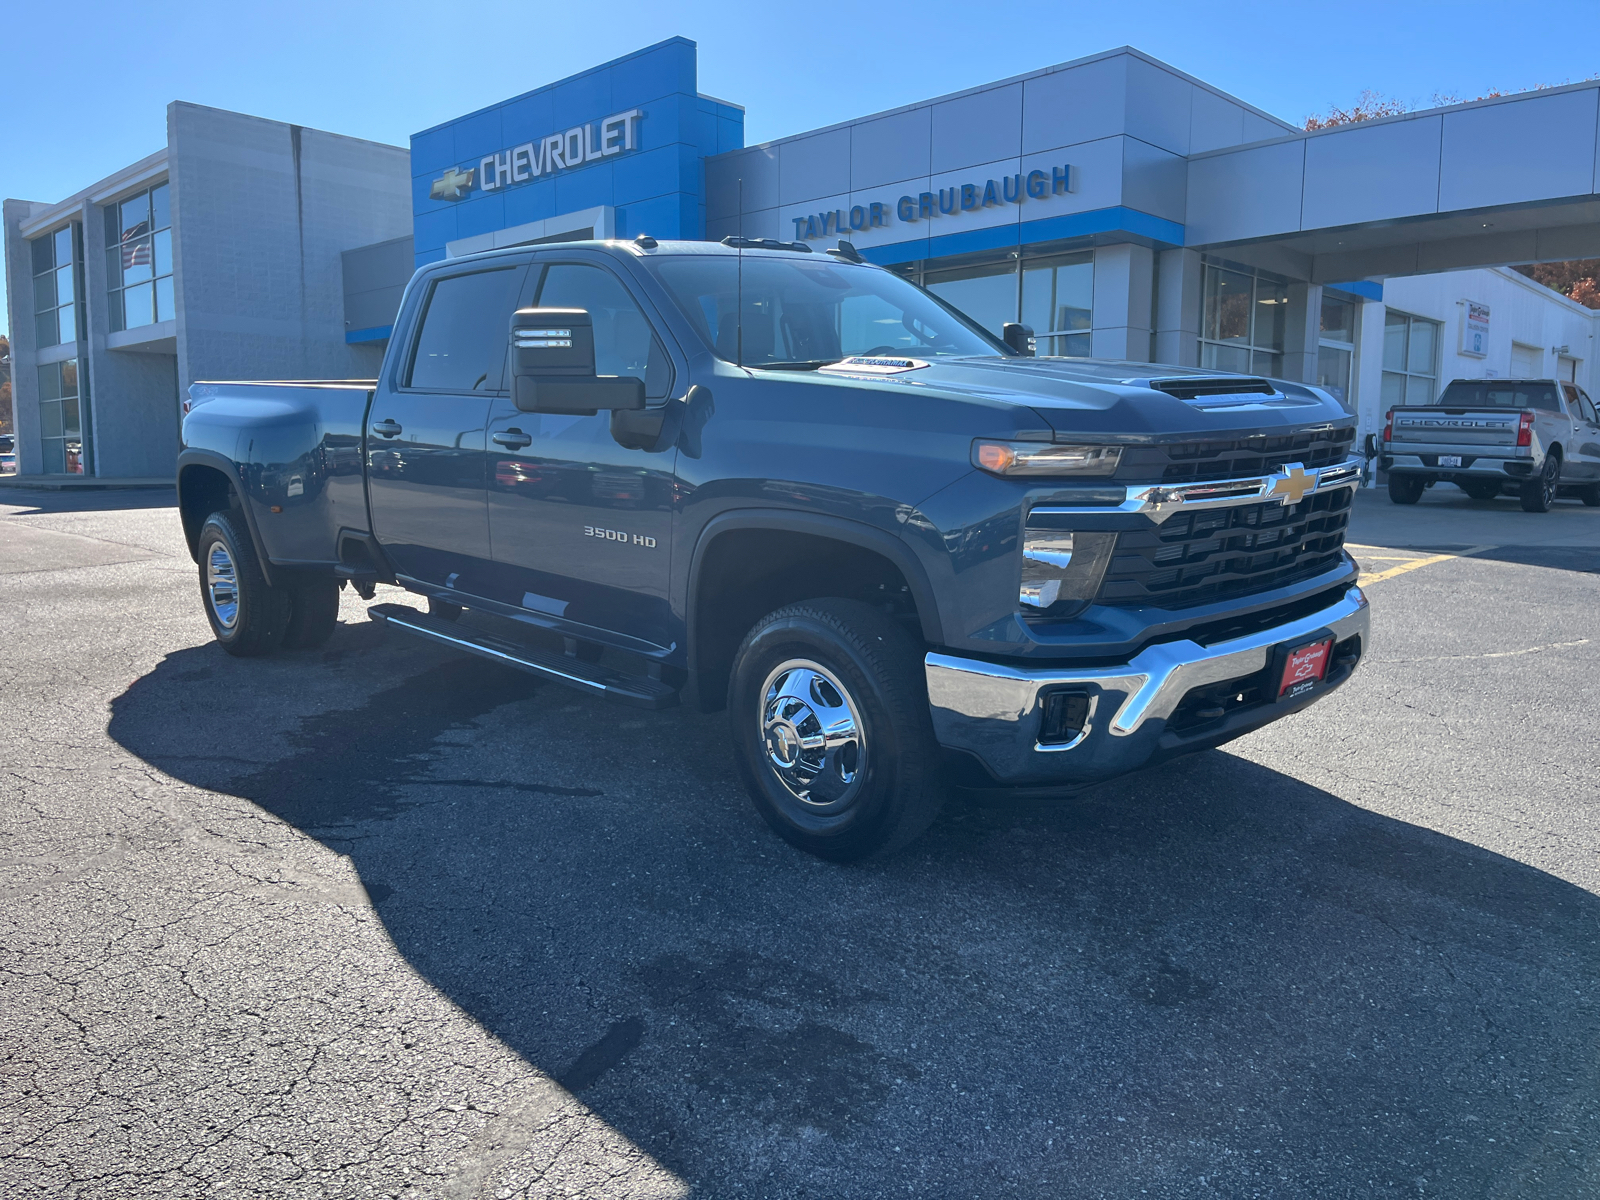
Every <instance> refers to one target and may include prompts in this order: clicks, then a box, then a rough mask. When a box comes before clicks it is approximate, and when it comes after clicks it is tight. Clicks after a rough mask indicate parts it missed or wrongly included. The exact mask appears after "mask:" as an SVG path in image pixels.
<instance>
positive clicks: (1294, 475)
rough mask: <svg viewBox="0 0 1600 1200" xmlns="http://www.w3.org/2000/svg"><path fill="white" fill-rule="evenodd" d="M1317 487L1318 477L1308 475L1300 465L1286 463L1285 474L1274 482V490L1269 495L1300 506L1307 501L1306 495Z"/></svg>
mask: <svg viewBox="0 0 1600 1200" xmlns="http://www.w3.org/2000/svg"><path fill="white" fill-rule="evenodd" d="M1316 486H1317V477H1316V476H1315V475H1307V474H1306V469H1305V467H1303V466H1301V465H1300V464H1299V463H1286V464H1284V468H1283V474H1282V475H1279V476H1278V477H1277V478H1276V479H1274V480H1273V481H1272V488H1271V490H1270V491H1268V492H1267V495H1269V496H1282V497H1283V502H1284V503H1285V504H1299V503H1300V501H1302V500H1304V499H1305V497H1306V493H1307V492H1309V491H1311V490H1312V489H1313V488H1315V487H1316Z"/></svg>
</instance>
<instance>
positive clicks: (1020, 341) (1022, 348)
mask: <svg viewBox="0 0 1600 1200" xmlns="http://www.w3.org/2000/svg"><path fill="white" fill-rule="evenodd" d="M1000 340H1001V341H1002V342H1004V343H1005V344H1006V345H1008V346H1010V347H1011V348H1012V349H1013V350H1015V351H1016V352H1017V353H1018V354H1021V355H1025V356H1026V357H1028V358H1032V357H1033V356H1034V354H1035V353H1036V350H1035V345H1034V341H1033V326H1032V325H1018V324H1017V323H1016V322H1015V321H1007V322H1006V323H1005V324H1004V325H1002V326H1000Z"/></svg>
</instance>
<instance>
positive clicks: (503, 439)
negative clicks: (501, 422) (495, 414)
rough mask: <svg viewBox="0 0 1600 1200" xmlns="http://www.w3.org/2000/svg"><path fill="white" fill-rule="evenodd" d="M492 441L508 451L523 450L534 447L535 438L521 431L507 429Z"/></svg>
mask: <svg viewBox="0 0 1600 1200" xmlns="http://www.w3.org/2000/svg"><path fill="white" fill-rule="evenodd" d="M491 440H492V441H493V442H494V444H495V445H496V446H504V447H505V448H506V449H507V450H521V449H522V448H523V447H524V446H531V445H533V438H532V437H531V436H530V435H528V434H526V433H523V432H522V430H520V429H507V430H505V431H504V432H502V433H497V434H495V435H494V437H493V438H492V439H491Z"/></svg>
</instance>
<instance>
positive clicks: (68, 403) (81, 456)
mask: <svg viewBox="0 0 1600 1200" xmlns="http://www.w3.org/2000/svg"><path fill="white" fill-rule="evenodd" d="M85 399H86V398H85V397H84V395H83V393H82V391H81V390H80V388H79V384H78V360H77V359H75V358H69V359H67V360H66V361H65V362H54V363H48V364H46V365H45V366H42V367H40V368H39V441H40V446H41V447H42V449H43V451H44V470H45V474H47V475H83V474H85V473H86V471H85V468H86V467H87V466H88V457H89V455H88V438H87V436H86V433H85V431H86V428H87V426H88V421H87V419H86V417H87V413H86V412H85V409H86V407H87V405H86V404H85Z"/></svg>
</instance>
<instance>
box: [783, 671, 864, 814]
mask: <svg viewBox="0 0 1600 1200" xmlns="http://www.w3.org/2000/svg"><path fill="white" fill-rule="evenodd" d="M761 696H762V701H761V736H762V744H763V746H764V748H765V751H766V758H767V765H768V766H769V767H770V768H771V770H772V773H773V775H775V776H776V777H777V779H778V782H780V783H781V784H782V785H783V787H784V790H785V791H787V792H788V793H789V794H790V795H791V796H793V797H794V798H795V799H796V800H798V801H800V802H801V803H802V804H804V805H805V806H806V807H807V808H808V809H809V810H810V811H812V812H816V813H819V814H827V813H836V812H839V811H841V810H843V809H845V808H848V807H849V806H850V805H851V804H852V803H853V802H854V801H855V799H856V797H857V796H858V795H860V793H861V785H862V781H863V779H864V778H865V775H866V766H867V743H866V736H865V731H864V730H863V729H862V725H861V713H860V711H859V710H858V709H857V707H856V703H855V701H854V700H853V699H852V698H851V696H850V693H849V692H848V691H847V690H846V689H845V687H844V685H843V684H841V683H840V682H839V680H838V679H837V678H836V677H835V676H834V675H833V674H832V673H831V672H830V671H828V670H827V669H826V668H824V667H822V666H820V665H818V664H817V663H814V662H810V661H809V660H806V659H793V660H791V661H789V662H785V663H780V664H779V665H778V666H777V667H775V668H774V669H773V671H772V673H771V674H769V675H768V676H767V681H766V683H765V684H763V685H762V688H761Z"/></svg>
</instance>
